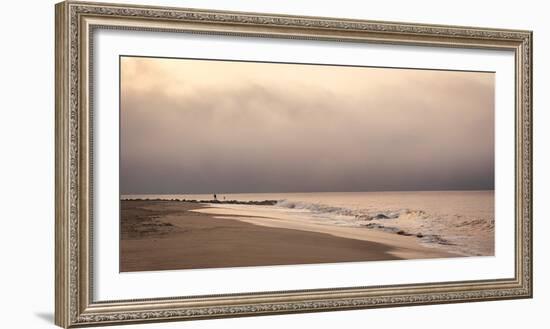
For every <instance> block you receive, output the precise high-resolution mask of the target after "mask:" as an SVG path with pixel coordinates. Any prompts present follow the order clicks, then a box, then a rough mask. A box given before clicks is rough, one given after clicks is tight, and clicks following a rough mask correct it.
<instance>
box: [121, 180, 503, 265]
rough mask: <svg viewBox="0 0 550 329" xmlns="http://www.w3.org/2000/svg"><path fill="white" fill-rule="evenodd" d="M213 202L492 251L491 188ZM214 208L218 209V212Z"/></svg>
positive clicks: (466, 251) (458, 249)
mask: <svg viewBox="0 0 550 329" xmlns="http://www.w3.org/2000/svg"><path fill="white" fill-rule="evenodd" d="M122 198H123V199H166V200H171V199H177V200H184V199H185V200H205V201H206V200H213V195H211V194H210V195H205V194H148V195H145V194H144V195H123V196H122ZM217 199H218V200H219V201H224V200H225V201H230V200H237V201H264V200H276V201H277V202H276V204H275V205H273V206H269V205H268V206H259V205H243V204H223V203H222V204H216V203H214V204H211V206H212V207H216V208H221V209H227V211H228V213H231V214H233V215H235V214H236V215H238V214H239V213H240V212H242V213H243V215H244V214H246V215H250V214H251V213H253V214H257V215H258V216H262V217H271V218H292V219H293V220H296V221H306V222H314V223H316V224H321V225H336V226H347V227H355V228H357V229H358V230H365V229H370V230H381V231H385V232H389V233H395V234H401V235H412V236H416V237H417V238H418V241H419V242H420V243H422V244H423V245H425V246H428V247H433V248H441V249H444V250H447V251H451V252H454V253H457V254H461V255H467V256H490V255H494V227H495V218H494V191H492V190H491V191H417V192H410V191H407V192H321V193H254V194H247V193H242V194H218V195H217ZM221 209H220V210H221Z"/></svg>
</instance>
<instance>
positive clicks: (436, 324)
mask: <svg viewBox="0 0 550 329" xmlns="http://www.w3.org/2000/svg"><path fill="white" fill-rule="evenodd" d="M134 2H135V1H134ZM141 3H154V4H169V5H175V6H183V7H197V8H215V9H227V10H241V11H257V12H262V11H264V12H276V13H285V14H298V15H317V16H335V17H352V18H363V19H374V20H393V21H408V22H423V23H442V24H455V25H471V26H488V27H502V28H517V29H530V30H533V31H534V33H535V34H534V36H535V37H534V54H535V55H534V67H535V72H534V108H535V113H534V117H535V159H534V163H535V168H534V171H535V172H534V175H535V177H536V182H535V185H534V186H535V197H534V202H535V215H534V216H535V234H534V235H535V236H534V238H535V240H534V243H535V246H534V247H535V257H534V258H535V298H534V299H532V300H518V301H499V302H484V303H469V304H455V305H436V306H422V307H406V308H394V309H378V310H366V311H346V312H330V313H316V314H301V315H286V316H269V317H256V318H241V319H228V320H208V321H199V322H187V323H183V324H182V323H169V324H155V325H149V326H140V327H142V328H146V327H147V328H182V327H183V328H227V327H242V328H255V327H267V328H278V327H286V326H290V327H319V328H331V327H340V326H345V327H351V328H362V327H365V326H370V327H377V326H384V327H386V328H393V327H399V326H408V327H410V328H424V329H425V328H440V327H442V326H445V327H446V328H465V327H466V328H467V327H481V326H490V327H500V328H514V327H520V326H521V327H531V328H537V327H542V326H543V323H546V322H547V321H545V318H544V314H543V311H544V310H545V309H546V308H547V307H548V305H550V286H549V283H548V280H547V279H546V278H548V277H550V265H549V263H548V262H547V261H546V259H545V258H546V257H544V256H543V254H544V253H545V251H546V250H549V247H550V242H549V239H547V238H546V236H545V235H546V234H547V233H546V232H549V231H550V225H549V222H548V221H546V218H545V217H546V216H547V215H548V214H549V212H548V207H547V203H546V202H545V201H546V200H545V198H546V195H545V192H548V190H547V188H548V187H547V186H546V185H545V183H548V178H549V174H548V173H547V172H546V171H545V170H544V168H548V167H550V162H549V158H548V156H547V154H545V149H546V147H545V146H544V144H543V140H548V139H549V138H550V132H549V131H550V129H545V127H544V125H547V124H548V122H549V121H550V120H549V119H550V117H549V114H548V111H547V109H548V108H549V107H550V95H549V93H548V92H546V90H547V89H548V86H550V76H549V75H548V74H549V73H550V46H549V45H548V40H550V23H549V21H548V19H547V17H546V16H547V13H548V11H547V9H546V6H545V4H544V2H543V1H522V2H518V1H514V2H513V3H512V2H507V1H483V2H481V1H469V0H468V1H466V0H463V1H460V2H444V1H420V0H418V1H406V0H403V1H377V2H366V1H347V0H339V1H330V2H329V1H326V2H321V1H313V0H311V1H296V0H294V1H292V0H279V1H254V2H252V1H214V0H207V1H163V0H158V1H141ZM53 4H54V1H51V0H48V1H44V0H42V1H12V2H6V3H4V4H3V7H2V13H3V15H2V16H3V17H2V20H0V24H1V25H2V26H1V27H2V28H1V29H0V33H1V36H2V38H1V39H0V40H1V42H2V51H0V57H1V60H0V81H1V88H0V90H1V94H0V95H1V96H0V115H1V120H0V143H1V144H0V145H1V148H0V151H1V154H2V160H1V161H0V166H1V170H0V193H1V194H0V200H1V201H0V205H1V206H2V210H3V211H2V213H1V215H0V220H1V223H2V224H1V226H0V255H1V263H0V264H1V265H0V266H1V268H2V272H0V273H1V274H0V295H1V297H0V303H1V307H2V308H1V309H2V312H1V313H2V316H1V317H0V323H1V325H0V326H1V327H3V328H19V327H21V328H50V327H53V289H54V275H53V266H54V260H53V250H54V246H53V227H54V217H53V214H54V209H53V202H54V199H53V191H54V185H53V182H54V178H53V173H54V164H53V159H54V158H53V152H54V147H53V146H54V135H53V127H54V114H53V104H54V103H53V101H54V100H53V94H54V80H53V79H54V66H53V64H54V58H53V53H54V51H53V40H54V8H53ZM544 306H546V308H545V307H544ZM133 327H136V328H137V327H138V326H127V327H126V328H133Z"/></svg>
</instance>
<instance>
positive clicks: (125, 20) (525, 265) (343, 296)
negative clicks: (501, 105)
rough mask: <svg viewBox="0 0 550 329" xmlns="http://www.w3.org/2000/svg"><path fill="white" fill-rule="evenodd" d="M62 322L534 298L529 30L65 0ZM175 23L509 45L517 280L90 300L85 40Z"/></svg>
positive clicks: (235, 30)
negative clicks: (107, 31)
mask: <svg viewBox="0 0 550 329" xmlns="http://www.w3.org/2000/svg"><path fill="white" fill-rule="evenodd" d="M55 24H56V80H55V84H56V85H55V87H56V88H55V89H56V97H55V100H56V119H55V122H56V133H55V137H56V142H55V143H56V153H55V159H56V166H55V168H56V169H55V170H56V189H55V195H56V201H55V202H56V227H55V232H56V237H55V243H56V249H55V256H56V257H55V258H56V266H55V269H56V271H55V280H56V288H55V291H56V294H55V323H56V324H57V325H59V326H62V327H79V326H87V325H104V324H121V323H135V322H154V321H166V320H189V319H204V318H218V317H234V316H250V315H263V314H281V313H296V312H315V311H332V310H344V309H360V308H373V307H390V306H406V305H419V304H435V303H454V302H467V301H482V300H496V299H513V298H529V297H531V296H532V291H533V281H532V255H533V253H532V217H531V216H532V32H530V31H516V30H502V29H487V28H472V27H458V26H438V25H422V24H406V23H393V22H375V21H361V20H348V19H332V18H321V17H297V16H285V15H271V14H253V13H240V12H222V11H203V10H195V9H181V8H161V7H148V6H132V5H113V4H101V3H85V2H74V1H65V2H62V3H59V4H57V5H56V21H55ZM98 28H111V29H113V28H115V29H131V30H149V31H151V30H154V31H172V32H174V31H177V32H192V33H210V34H225V35H234V36H257V37H258V36H259V37H273V38H291V39H315V40H333V41H353V42H371V43H373V42H374V43H390V44H400V45H429V46H441V47H460V48H485V49H506V50H511V51H514V53H515V59H516V60H515V63H516V64H515V71H516V90H515V101H516V104H515V109H516V127H515V129H516V145H515V147H516V173H515V174H516V214H515V218H516V223H515V225H516V236H515V240H516V241H515V246H516V249H515V252H516V258H515V275H514V277H513V278H510V279H494V280H483V281H467V282H443V283H430V284H412V285H395V286H383V287H351V288H342V289H319V290H309V291H287V292H267V293H253V294H236V295H235V294H233V295H218V296H205V297H177V298H170V299H151V300H124V301H112V302H93V300H92V295H91V284H92V280H91V275H92V273H91V266H90V265H91V226H92V218H91V208H90V204H91V196H92V194H91V181H92V170H91V168H92V161H91V142H92V140H91V129H92V127H91V120H90V118H91V105H92V104H91V97H90V94H91V92H92V85H91V83H90V74H91V72H90V64H91V59H90V54H91V52H90V49H91V47H92V46H93V45H92V43H91V41H92V38H91V37H90V36H91V35H92V33H93V31H94V29H98Z"/></svg>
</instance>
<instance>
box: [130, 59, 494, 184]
mask: <svg viewBox="0 0 550 329" xmlns="http://www.w3.org/2000/svg"><path fill="white" fill-rule="evenodd" d="M121 65H122V67H121V72H122V77H121V168H120V169H121V172H120V174H121V192H122V193H123V194H146V193H239V192H250V193H254V192H321V191H381V190H455V189H461V190H463V189H470V190H478V189H493V188H494V74H493V73H474V72H449V71H429V70H408V69H384V68H357V67H334V66H319V65H294V64H266V63H244V62H225V61H200V60H176V59H154V58H151V59H146V58H131V57H124V58H122V59H121Z"/></svg>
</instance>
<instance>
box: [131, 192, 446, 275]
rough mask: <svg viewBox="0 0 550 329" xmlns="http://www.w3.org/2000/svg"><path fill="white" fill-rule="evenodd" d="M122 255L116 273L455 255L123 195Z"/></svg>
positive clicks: (383, 237) (386, 237) (395, 240)
mask: <svg viewBox="0 0 550 329" xmlns="http://www.w3.org/2000/svg"><path fill="white" fill-rule="evenodd" d="M120 255H121V257H120V271H121V272H129V271H154V270H173V269H196V268H217V267H239V266H265V265H283V264H286V265H291V264H315V263H336V262H358V261H374V260H396V259H410V258H440V257H452V256H454V255H453V254H449V253H447V252H444V251H441V250H438V249H434V248H427V247H424V246H422V245H421V244H420V243H419V242H418V241H417V240H416V238H415V237H414V236H402V235H398V234H393V233H387V232H380V231H375V230H369V229H366V228H365V229H362V228H359V229H358V228H347V227H331V226H326V225H314V224H307V223H305V224H304V223H295V222H292V221H291V220H281V219H274V218H267V217H257V216H253V215H249V216H247V215H244V216H243V215H242V214H240V215H234V214H231V212H230V211H226V212H225V213H224V212H223V209H220V208H213V207H210V206H209V205H208V204H201V203H194V202H181V201H140V200H132V201H130V200H123V201H121V244H120Z"/></svg>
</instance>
